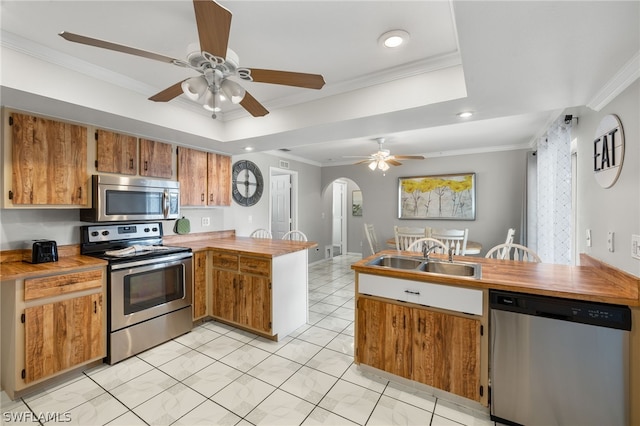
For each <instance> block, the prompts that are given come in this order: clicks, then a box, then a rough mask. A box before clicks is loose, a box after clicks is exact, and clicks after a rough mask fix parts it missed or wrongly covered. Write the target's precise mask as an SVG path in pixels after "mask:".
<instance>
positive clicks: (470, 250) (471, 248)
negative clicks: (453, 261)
mask: <svg viewBox="0 0 640 426" xmlns="http://www.w3.org/2000/svg"><path fill="white" fill-rule="evenodd" d="M386 244H387V247H389V248H392V249H394V248H396V239H395V237H393V238H389V239H388V240H387V241H386ZM480 251H482V244H481V243H479V242H477V241H471V240H467V250H466V251H465V253H464V254H465V255H477V254H480Z"/></svg>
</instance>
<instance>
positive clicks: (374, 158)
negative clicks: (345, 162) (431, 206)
mask: <svg viewBox="0 0 640 426" xmlns="http://www.w3.org/2000/svg"><path fill="white" fill-rule="evenodd" d="M374 141H375V142H377V143H378V152H376V153H374V154H371V155H369V156H350V157H346V158H365V159H364V160H361V161H358V162H356V163H353V164H364V163H369V168H370V169H371V170H375V169H380V170H382V171H383V172H386V171H387V170H389V164H391V165H392V166H400V165H402V163H401V162H400V161H398V160H424V157H423V156H422V155H391V151H389V150H388V149H383V148H382V144H384V141H385V139H384V138H376V139H374Z"/></svg>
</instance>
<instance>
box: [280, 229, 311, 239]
mask: <svg viewBox="0 0 640 426" xmlns="http://www.w3.org/2000/svg"><path fill="white" fill-rule="evenodd" d="M282 239H283V240H290V241H308V240H307V236H306V235H305V234H304V232H302V231H297V230H293V231H289V232H287V233H286V234H284V235H283V236H282Z"/></svg>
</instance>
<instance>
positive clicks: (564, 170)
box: [529, 116, 572, 265]
mask: <svg viewBox="0 0 640 426" xmlns="http://www.w3.org/2000/svg"><path fill="white" fill-rule="evenodd" d="M571 124H572V122H569V123H565V120H564V117H563V116H561V117H560V118H558V119H557V120H556V121H555V122H554V123H553V124H552V125H551V126H550V127H549V129H547V132H546V135H545V136H543V137H541V138H540V139H539V140H538V144H537V152H536V160H537V161H536V167H535V168H536V173H535V175H536V179H535V186H536V190H535V203H533V204H534V205H535V213H534V214H535V216H534V218H532V219H533V220H531V221H530V222H534V223H535V227H534V229H531V230H530V232H533V233H535V235H530V237H531V238H530V240H529V243H530V244H529V246H530V247H531V248H532V249H534V250H535V251H536V252H537V253H538V255H539V256H540V258H541V259H542V261H543V262H547V263H559V264H566V265H568V264H571V235H572V230H571V224H572V211H571V209H572V206H571V200H572V197H571ZM530 195H534V194H533V193H530Z"/></svg>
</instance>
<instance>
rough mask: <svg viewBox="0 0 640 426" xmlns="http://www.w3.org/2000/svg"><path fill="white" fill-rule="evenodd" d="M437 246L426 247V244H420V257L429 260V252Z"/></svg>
mask: <svg viewBox="0 0 640 426" xmlns="http://www.w3.org/2000/svg"><path fill="white" fill-rule="evenodd" d="M437 248H438V246H435V245H434V246H431V247H428V246H427V245H426V244H422V257H424V258H425V259H426V260H429V254H431V252H432V251H434V250H435V249H437Z"/></svg>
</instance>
